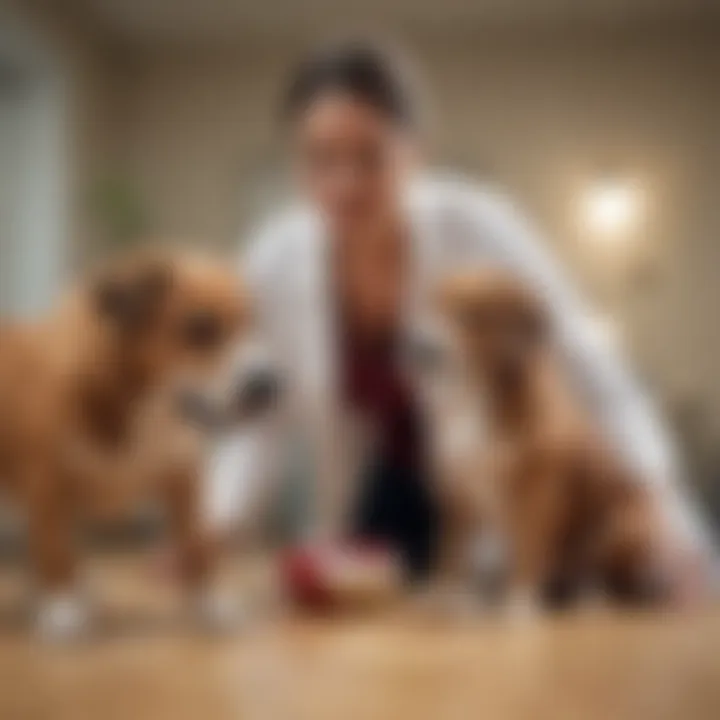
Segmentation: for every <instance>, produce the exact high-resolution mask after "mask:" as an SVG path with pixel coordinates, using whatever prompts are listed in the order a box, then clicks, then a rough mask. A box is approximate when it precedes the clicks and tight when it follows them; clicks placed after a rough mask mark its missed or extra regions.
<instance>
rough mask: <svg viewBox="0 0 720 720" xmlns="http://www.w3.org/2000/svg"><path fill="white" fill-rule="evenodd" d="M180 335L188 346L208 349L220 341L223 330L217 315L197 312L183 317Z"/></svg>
mask: <svg viewBox="0 0 720 720" xmlns="http://www.w3.org/2000/svg"><path fill="white" fill-rule="evenodd" d="M181 335H182V340H183V342H184V343H185V345H187V346H188V347H191V348H196V349H200V350H209V349H212V348H214V347H217V346H218V345H219V344H220V343H221V342H222V340H223V337H224V335H225V332H224V327H223V324H222V322H221V321H220V319H219V318H218V317H217V316H215V315H213V314H212V313H209V312H199V313H196V314H195V315H191V316H190V317H188V318H186V319H185V321H184V322H183V324H182V328H181Z"/></svg>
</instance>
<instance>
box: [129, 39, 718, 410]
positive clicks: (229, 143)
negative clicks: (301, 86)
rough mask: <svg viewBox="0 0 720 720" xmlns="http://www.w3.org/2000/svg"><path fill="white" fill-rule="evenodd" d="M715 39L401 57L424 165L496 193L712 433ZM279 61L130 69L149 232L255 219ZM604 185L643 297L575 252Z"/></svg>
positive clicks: (278, 54) (252, 54)
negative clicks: (633, 209) (696, 404)
mask: <svg viewBox="0 0 720 720" xmlns="http://www.w3.org/2000/svg"><path fill="white" fill-rule="evenodd" d="M715 39H716V38H715V37H713V36H711V35H707V34H705V33H699V32H698V33H690V34H686V33H683V34H679V35H677V36H674V35H673V34H668V33H667V32H666V33H663V34H658V35H654V36H652V37H646V36H642V35H639V36H638V35H630V36H625V37H617V36H614V37H604V38H592V37H584V38H557V37H548V38H545V39H539V40H538V39H535V40H533V41H532V42H528V41H527V40H521V39H516V40H512V39H511V40H502V41H500V40H497V39H492V38H487V39H482V41H480V39H478V40H477V41H476V42H471V41H470V40H465V41H463V42H460V43H458V42H451V41H447V42H437V41H433V42H425V43H422V42H420V43H417V42H416V43H415V44H414V47H413V50H414V53H415V55H416V56H417V57H418V58H419V59H420V64H421V66H422V69H423V71H424V73H425V75H426V77H427V83H426V84H427V85H428V88H429V90H430V95H431V97H432V99H433V101H434V102H433V107H434V108H435V113H434V118H433V122H432V124H431V136H432V139H433V148H434V154H435V155H436V157H437V158H438V159H439V160H440V161H442V162H444V163H445V164H449V165H451V166H456V167H460V168H461V169H462V170H466V171H469V172H471V173H475V174H489V175H490V176H491V177H492V178H493V179H495V180H496V181H499V182H500V183H501V184H503V185H505V186H506V187H507V188H509V189H510V190H511V192H512V193H513V195H514V196H515V197H516V198H517V199H518V201H519V202H520V203H521V204H522V205H523V206H524V207H525V208H526V209H527V210H528V211H529V212H530V213H531V214H532V215H533V216H534V217H535V219H536V220H537V222H538V224H539V225H540V226H541V228H542V229H543V230H544V231H545V232H546V234H547V235H548V237H549V238H550V240H551V242H552V243H553V244H554V245H555V246H556V247H557V249H558V251H559V252H560V254H561V255H562V256H563V258H564V259H565V261H566V262H567V263H569V264H570V265H571V266H572V268H573V270H574V273H575V275H576V276H578V277H579V278H580V283H581V285H583V286H584V287H585V289H586V291H587V292H589V293H590V294H591V295H593V296H594V297H596V298H599V299H600V302H601V304H604V305H605V307H607V308H609V309H611V310H613V311H614V312H616V314H619V315H621V316H622V319H623V323H624V324H623V333H624V340H625V343H626V345H628V346H629V350H630V352H631V354H632V355H633V356H634V357H635V358H636V360H637V361H638V362H639V364H640V365H641V367H642V368H643V369H644V371H645V373H646V375H647V376H648V377H649V378H650V379H651V380H654V381H657V382H658V383H659V384H660V385H661V386H662V388H663V390H664V391H665V393H666V394H667V395H671V396H674V395H676V394H679V393H681V394H683V395H692V396H695V395H697V396H699V397H700V398H701V401H702V402H703V403H704V404H706V405H707V406H708V407H710V408H711V409H712V410H713V415H714V416H715V417H716V418H718V417H720V389H719V387H720V384H719V383H717V382H716V381H715V365H716V362H717V360H718V359H720V338H717V337H715V333H714V331H713V330H712V328H713V327H714V326H715V325H716V323H715V319H714V317H713V316H714V313H715V308H716V307H717V306H718V302H717V300H718V294H717V290H716V281H715V279H714V275H715V266H716V261H717V260H718V255H720V244H718V242H717V240H716V237H715V236H716V234H717V233H718V231H720V217H719V215H718V211H717V209H716V208H717V206H718V203H717V187H716V185H715V184H714V178H716V174H717V172H718V170H719V169H720V165H719V164H718V160H719V159H720V142H719V141H718V139H717V132H716V128H717V127H718V126H719V125H720V100H719V99H718V96H717V92H716V89H715V85H714V81H715V80H716V79H717V77H718V71H719V70H720V51H719V50H718V43H716V42H715ZM292 57H293V52H291V51H288V50H287V49H283V48H272V51H269V50H265V51H263V50H257V51H252V50H249V49H243V50H240V51H237V52H228V51H226V50H224V51H212V50H206V51H204V52H201V51H196V52H193V53H187V54H184V53H181V52H178V51H170V52H167V53H163V52H162V51H158V50H155V51H153V52H151V53H147V54H144V55H139V56H136V58H135V62H134V63H133V64H132V66H131V67H129V68H128V72H127V77H126V84H125V86H124V93H125V94H124V98H125V99H124V103H123V105H124V106H125V108H126V110H127V112H128V115H127V117H126V123H125V124H124V125H123V130H122V132H123V134H124V137H123V141H124V142H125V143H126V145H124V147H125V152H124V154H123V156H124V158H125V160H126V163H127V167H128V169H129V171H130V174H131V176H132V177H133V178H134V180H135V182H136V183H137V187H138V188H139V191H140V193H141V196H142V197H143V198H144V201H145V202H146V203H147V205H148V207H149V210H150V216H151V218H152V220H153V222H154V226H155V228H156V229H157V230H158V231H159V232H161V233H166V234H170V235H181V236H188V235H190V236H198V237H201V238H207V239H209V240H210V241H212V242H221V243H223V242H235V239H236V238H237V237H239V233H240V229H241V228H242V227H243V225H245V224H247V221H248V219H249V217H251V216H252V215H253V214H255V213H254V210H255V208H253V207H252V206H253V204H254V202H255V196H254V194H253V192H251V190H248V188H250V189H252V188H254V187H255V185H256V184H257V182H255V181H254V180H253V178H254V177H255V176H256V175H257V174H260V175H263V174H267V170H266V169H265V168H267V167H271V168H272V167H273V166H274V163H275V159H276V158H277V156H278V155H280V154H281V148H279V145H278V139H277V138H276V136H275V128H274V125H273V122H272V113H271V110H272V108H273V106H274V103H275V102H276V101H277V93H278V90H279V87H280V84H281V80H282V77H283V72H284V70H285V68H286V66H287V64H288V62H289V60H290V59H291V58H292ZM608 171H610V172H617V173H620V174H622V175H626V176H628V177H630V178H633V179H638V180H639V181H640V182H641V183H642V184H643V187H644V188H645V191H646V195H647V213H646V220H647V221H646V223H645V225H644V228H642V229H641V230H639V231H638V233H637V235H638V237H637V238H635V242H636V243H637V247H639V248H640V251H641V253H645V255H646V256H647V257H649V258H650V259H651V260H652V261H653V262H654V263H655V266H656V270H657V275H658V281H657V282H656V283H655V284H654V285H653V286H652V288H651V289H648V290H645V291H643V292H641V291H639V290H638V291H637V292H633V288H634V286H635V283H634V280H632V279H629V280H622V275H621V273H619V272H618V270H617V268H616V267H614V266H613V263H612V262H611V258H610V257H608V255H607V253H604V252H599V251H598V248H589V247H588V246H587V244H584V243H583V237H582V235H581V234H580V232H579V231H578V226H577V224H576V223H575V206H574V203H575V201H576V199H577V196H578V193H579V192H581V191H582V189H583V188H584V187H586V185H587V184H589V183H591V182H592V181H593V179H595V178H597V177H601V176H602V175H603V174H604V173H606V172H608ZM619 278H620V279H619Z"/></svg>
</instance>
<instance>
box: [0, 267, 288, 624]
mask: <svg viewBox="0 0 720 720" xmlns="http://www.w3.org/2000/svg"><path fill="white" fill-rule="evenodd" d="M250 331H251V313H250V305H249V301H248V298H247V296H246V294H245V291H244V289H243V287H242V286H241V285H240V283H239V281H238V279H237V278H236V276H235V275H234V274H232V273H230V272H228V271H227V270H225V269H224V268H223V267H222V266H220V265H216V264H213V263H210V262H206V261H201V260H200V259H197V258H192V257H188V256H181V255H175V254H170V253H146V254H142V255H137V256H133V257H129V258H126V259H124V260H121V261H120V262H117V263H115V264H114V265H112V266H111V267H109V268H107V269H105V270H102V271H100V272H98V273H96V274H94V275H93V276H92V277H90V278H89V279H88V281H87V282H85V283H84V284H83V285H82V286H81V287H79V288H77V289H76V290H75V291H74V292H72V293H71V295H70V296H69V297H68V298H67V299H66V301H65V302H64V303H63V304H62V306H61V307H60V308H59V309H58V311H57V312H54V313H53V314H52V315H51V316H49V317H47V318H46V319H44V320H43V321H41V322H39V323H37V324H34V325H29V324H28V325H22V326H16V327H6V328H3V329H0V481H2V486H3V489H5V490H9V491H10V492H11V494H13V495H14V496H15V497H16V498H18V499H19V500H20V501H21V502H22V503H24V505H25V507H26V508H27V513H28V529H29V551H30V557H31V560H32V563H33V567H34V570H35V573H36V577H37V581H38V584H39V589H40V592H41V593H42V595H41V603H40V606H39V614H38V623H39V625H40V628H41V629H42V630H44V631H47V632H48V633H52V634H55V635H63V634H65V635H67V634H72V633H75V632H77V631H79V630H81V629H82V627H83V626H84V625H85V620H86V617H85V615H86V612H85V609H84V608H83V607H82V605H81V603H80V602H79V600H78V598H77V596H76V594H75V592H76V587H75V581H76V558H75V556H76V553H75V549H74V547H73V533H74V528H75V525H76V522H77V521H78V520H83V519H85V518H96V517H98V516H100V517H111V516H112V517H114V516H117V515H118V514H121V513H125V512H127V511H129V510H131V509H133V508H137V506H138V503H140V502H144V501H148V500H150V499H153V498H157V499H159V500H160V501H161V502H162V504H163V505H164V507H165V508H166V509H167V513H168V517H169V520H170V526H171V528H172V532H173V533H174V536H175V541H176V543H177V545H178V548H179V551H180V554H181V557H182V566H183V568H182V569H183V574H184V578H185V580H186V581H187V585H188V588H189V589H190V591H191V592H192V594H193V598H194V599H195V600H196V601H197V602H198V603H199V606H202V609H204V610H207V611H209V612H211V611H212V608H211V605H212V595H211V593H210V587H211V575H212V564H213V557H212V556H213V552H212V548H211V546H210V544H209V543H208V542H207V541H206V538H205V536H204V533H203V530H202V528H201V525H200V518H199V508H198V493H199V482H198V481H199V477H198V468H199V465H198V463H199V461H200V456H201V453H202V450H203V444H204V441H205V427H203V426H207V425H208V424H211V425H213V426H215V425H217V424H219V423H229V422H235V421H238V422H240V421H242V420H244V419H245V418H246V417H248V416H249V414H250V413H251V412H255V411H256V410H259V409H261V408H262V407H263V406H265V405H267V404H269V402H270V401H271V399H272V395H273V390H274V384H273V378H272V377H271V375H270V374H269V373H268V371H267V370H266V369H263V368H259V367H254V368H253V367H251V366H252V363H251V362H250V363H248V361H247V359H246V350H245V348H246V347H247V346H248V343H249V341H248V338H249V335H250ZM196 420H199V421H200V422H199V423H198V422H195V421H196Z"/></svg>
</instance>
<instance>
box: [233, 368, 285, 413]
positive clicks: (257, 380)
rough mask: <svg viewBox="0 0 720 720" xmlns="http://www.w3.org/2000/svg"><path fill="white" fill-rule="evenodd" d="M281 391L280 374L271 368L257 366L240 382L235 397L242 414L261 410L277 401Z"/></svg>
mask: <svg viewBox="0 0 720 720" xmlns="http://www.w3.org/2000/svg"><path fill="white" fill-rule="evenodd" d="M281 391H282V383H281V380H280V376H279V375H278V373H277V372H275V371H274V370H273V369H271V368H258V369H257V370H253V371H252V372H250V373H249V374H248V376H247V377H246V379H245V381H244V382H243V383H241V385H240V387H239V389H238V392H237V398H236V407H237V410H238V411H239V412H240V413H241V414H242V415H249V414H254V413H257V412H261V411H263V410H265V409H267V408H269V407H270V406H272V405H273V404H274V403H275V402H277V400H278V398H279V396H280V394H281Z"/></svg>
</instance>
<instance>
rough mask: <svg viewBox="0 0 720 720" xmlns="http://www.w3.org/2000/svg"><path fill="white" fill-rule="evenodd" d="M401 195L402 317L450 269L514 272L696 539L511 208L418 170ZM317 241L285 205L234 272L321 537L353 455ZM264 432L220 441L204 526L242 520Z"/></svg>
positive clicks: (663, 446) (644, 422)
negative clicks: (299, 430) (283, 383)
mask: <svg viewBox="0 0 720 720" xmlns="http://www.w3.org/2000/svg"><path fill="white" fill-rule="evenodd" d="M406 200H407V202H406V206H407V213H408V220H409V227H410V235H411V238H412V240H411V242H412V251H413V252H412V269H411V273H410V275H411V282H410V283H409V285H408V291H407V297H406V307H405V310H406V312H405V315H406V318H407V321H408V322H413V321H414V320H416V319H417V318H416V317H415V316H416V315H418V314H419V313H421V308H422V303H423V298H424V297H425V296H426V295H427V294H428V293H427V291H428V289H429V288H431V287H432V286H433V285H434V284H435V283H436V282H437V280H438V278H439V277H441V276H442V275H443V274H444V273H446V272H448V271H450V270H452V269H453V268H459V267H467V266H468V265H469V264H479V263H492V264H496V265H497V264H499V265H501V266H504V267H507V268H509V269H511V270H512V271H515V272H516V273H518V274H519V275H520V276H521V277H523V278H524V279H525V280H526V281H527V282H528V283H530V284H531V285H532V286H533V287H534V288H536V290H537V291H538V293H539V294H540V295H541V296H542V297H543V298H544V299H545V301H546V302H547V305H548V308H549V310H550V312H551V317H552V318H553V322H554V328H555V332H556V338H557V343H558V349H559V351H560V353H561V356H562V358H563V360H564V362H565V365H566V367H567V371H568V373H569V375H570V377H571V379H572V380H573V382H574V384H575V385H576V387H577V390H578V392H579V393H580V394H581V397H582V398H583V399H584V400H585V401H586V403H587V407H588V409H589V411H590V412H591V413H592V414H593V416H594V417H595V418H596V419H597V421H598V422H599V423H600V425H601V427H602V428H604V430H605V432H606V433H607V436H608V438H609V439H610V440H611V442H613V443H614V444H615V446H616V447H617V449H618V450H619V451H620V452H621V453H622V454H623V455H624V457H625V458H626V460H627V461H628V462H629V463H630V464H631V465H632V466H633V467H634V468H635V469H637V470H638V471H639V476H640V477H643V478H648V481H649V482H654V483H657V484H658V487H659V489H660V490H661V491H662V492H663V493H664V494H665V495H666V497H667V507H668V511H669V512H670V513H672V515H673V517H674V521H676V522H677V523H678V527H679V528H681V529H682V531H683V532H685V533H686V534H687V536H688V537H690V536H692V537H694V538H695V539H697V538H699V537H700V536H701V535H702V532H701V531H700V527H699V525H700V524H699V522H698V521H697V518H696V516H695V513H694V512H691V511H690V509H689V504H688V501H687V499H686V498H685V496H684V492H683V489H682V488H681V487H680V485H679V479H678V477H677V471H676V467H675V464H676V463H675V461H674V458H673V453H672V450H671V446H670V443H669V442H668V439H667V438H666V436H665V433H664V431H663V429H662V427H661V426H660V423H659V422H658V420H657V417H656V415H655V414H654V412H653V410H652V408H651V407H650V403H649V401H648V399H647V397H646V396H645V395H644V394H643V393H642V392H641V391H640V389H639V388H638V386H637V384H636V383H635V382H634V381H633V380H632V379H631V378H630V377H629V375H628V374H627V373H626V372H625V371H624V369H623V368H622V366H621V364H620V363H619V362H618V359H617V358H616V357H615V355H614V352H613V349H612V348H609V347H607V346H606V345H605V344H604V341H603V339H602V338H600V337H597V336H595V334H594V332H593V327H594V326H593V324H592V323H591V322H590V321H589V318H588V316H587V315H586V313H585V311H584V310H583V307H582V304H581V302H580V301H579V299H578V298H577V297H576V295H575V294H574V292H573V290H572V289H571V286H570V284H569V283H568V282H567V281H566V279H565V278H564V277H563V275H562V273H561V271H560V269H559V268H558V266H557V265H556V263H555V262H554V261H553V259H552V258H551V256H550V255H548V253H547V251H546V249H545V247H544V245H543V242H542V240H541V239H540V238H538V236H537V235H536V233H535V232H534V231H533V229H532V228H531V227H530V226H529V225H528V224H527V223H526V222H525V221H524V219H523V218H522V217H521V215H520V214H519V213H518V212H517V211H516V209H515V208H513V207H512V205H511V204H510V203H509V202H508V201H507V200H505V199H503V198H502V197H499V196H497V195H495V194H493V193H491V192H489V191H487V190H485V189H483V188H481V187H478V186H475V185H472V184H470V183H467V182H465V181H462V180H458V179H450V178H441V177H429V176H425V177H422V178H419V179H417V180H416V181H414V182H413V183H412V184H411V186H410V187H409V189H408V193H407V198H406ZM326 248H327V238H326V235H325V232H324V229H323V226H322V223H321V221H320V219H319V218H318V217H317V215H316V214H315V213H314V212H313V211H312V210H311V209H310V208H308V207H305V206H296V207H294V208H291V209H289V210H288V211H286V212H284V213H283V214H282V215H281V216H279V217H277V218H275V219H274V220H272V221H271V222H270V223H269V224H268V225H267V226H266V227H264V228H263V229H262V230H261V231H260V232H259V233H258V235H257V237H256V238H254V239H253V241H252V242H251V244H250V246H249V250H248V251H247V253H244V257H243V261H242V265H241V271H242V272H243V273H244V274H245V276H246V277H247V278H248V279H249V282H250V284H251V287H252V289H253V291H254V293H255V296H256V299H257V303H258V310H259V316H260V322H261V326H262V331H263V334H264V336H265V341H266V342H267V343H268V344H269V346H270V348H271V350H272V353H273V354H274V356H275V357H276V358H279V359H280V362H281V367H282V370H283V372H284V373H285V376H286V379H287V382H288V386H289V396H288V400H287V412H286V413H285V418H286V419H288V420H289V421H292V420H295V421H296V423H297V424H298V425H301V426H302V427H304V429H305V430H306V431H307V433H308V437H309V440H310V444H311V447H312V450H313V452H312V455H313V458H314V473H313V475H314V477H315V480H316V483H317V485H316V488H315V489H316V492H315V493H314V494H313V497H314V498H315V499H316V503H317V504H320V503H322V505H318V507H316V510H317V512H316V519H317V521H318V522H316V523H315V525H314V528H315V530H316V532H318V533H319V534H321V535H332V534H333V533H335V532H338V530H339V529H340V528H341V527H342V524H343V520H344V515H345V513H346V512H347V511H348V508H349V505H350V504H351V503H352V497H353V494H354V492H355V490H356V486H355V481H356V479H357V477H358V475H359V473H358V466H359V463H361V462H362V454H363V450H362V443H361V442H359V438H358V437H355V435H356V434H357V433H356V430H355V425H354V423H353V422H352V418H351V417H350V416H349V414H348V412H347V411H346V410H344V409H343V408H342V407H341V405H340V402H339V398H338V397H337V393H336V383H335V372H334V371H335V362H334V357H333V352H334V348H335V345H334V342H333V327H332V316H331V313H330V312H329V309H330V307H331V300H330V298H329V295H328V285H329V283H328V266H329V263H328V262H327V257H326V254H325V252H326ZM272 436H273V433H272V432H271V431H267V430H266V431H257V430H256V431H255V432H251V433H247V432H246V433H244V434H243V433H236V434H231V435H228V436H227V437H225V438H223V439H222V440H221V442H220V443H219V445H218V448H217V450H216V451H215V452H214V453H213V455H212V457H211V458H210V466H209V469H208V478H207V482H208V485H207V490H208V492H207V507H206V509H207V516H208V518H209V519H210V522H212V523H213V524H215V525H216V526H217V525H224V524H226V523H231V522H243V521H244V520H246V519H247V515H248V514H249V513H251V512H252V510H251V508H253V507H255V504H254V502H253V500H254V499H255V497H256V496H257V493H258V492H262V491H263V489H264V488H265V486H266V483H267V482H268V481H269V477H268V467H267V464H266V463H267V460H268V459H272V458H274V457H276V456H277V448H275V449H273V445H272V443H273V439H272ZM320 519H323V521H322V522H320Z"/></svg>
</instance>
